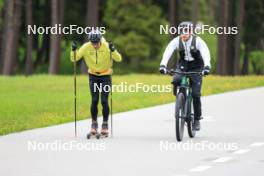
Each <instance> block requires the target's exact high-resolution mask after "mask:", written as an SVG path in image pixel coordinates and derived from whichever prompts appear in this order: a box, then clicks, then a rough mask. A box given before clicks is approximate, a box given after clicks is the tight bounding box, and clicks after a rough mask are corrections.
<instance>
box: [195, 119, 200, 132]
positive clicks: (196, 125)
mask: <svg viewBox="0 0 264 176" xmlns="http://www.w3.org/2000/svg"><path fill="white" fill-rule="evenodd" d="M200 128H201V125H200V120H194V129H195V130H196V131H199V130H200Z"/></svg>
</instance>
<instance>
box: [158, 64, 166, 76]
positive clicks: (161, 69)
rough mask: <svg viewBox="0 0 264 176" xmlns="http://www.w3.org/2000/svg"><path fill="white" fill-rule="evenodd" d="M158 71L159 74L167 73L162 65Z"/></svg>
mask: <svg viewBox="0 0 264 176" xmlns="http://www.w3.org/2000/svg"><path fill="white" fill-rule="evenodd" d="M159 71H160V73H161V74H166V73H167V68H166V67H165V66H164V65H161V66H160V69H159Z"/></svg>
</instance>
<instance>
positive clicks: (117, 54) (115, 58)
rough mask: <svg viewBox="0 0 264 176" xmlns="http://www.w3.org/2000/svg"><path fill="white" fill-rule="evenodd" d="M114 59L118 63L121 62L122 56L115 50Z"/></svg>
mask: <svg viewBox="0 0 264 176" xmlns="http://www.w3.org/2000/svg"><path fill="white" fill-rule="evenodd" d="M112 59H113V60H114V61H116V62H121V61H122V56H121V54H120V53H119V52H118V51H117V50H115V51H114V52H112Z"/></svg>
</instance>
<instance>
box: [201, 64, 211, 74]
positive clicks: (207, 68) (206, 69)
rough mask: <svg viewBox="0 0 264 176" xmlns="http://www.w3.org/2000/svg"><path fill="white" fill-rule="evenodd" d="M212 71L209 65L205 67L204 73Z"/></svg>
mask: <svg viewBox="0 0 264 176" xmlns="http://www.w3.org/2000/svg"><path fill="white" fill-rule="evenodd" d="M209 73H210V67H209V66H205V67H204V69H203V75H209Z"/></svg>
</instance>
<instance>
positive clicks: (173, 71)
mask: <svg viewBox="0 0 264 176" xmlns="http://www.w3.org/2000/svg"><path fill="white" fill-rule="evenodd" d="M167 73H168V74H169V75H172V74H174V73H178V74H181V75H186V76H190V75H196V74H197V75H198V74H199V75H202V76H203V72H202V71H199V72H183V71H176V70H167Z"/></svg>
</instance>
